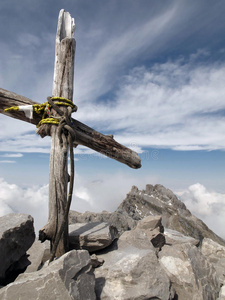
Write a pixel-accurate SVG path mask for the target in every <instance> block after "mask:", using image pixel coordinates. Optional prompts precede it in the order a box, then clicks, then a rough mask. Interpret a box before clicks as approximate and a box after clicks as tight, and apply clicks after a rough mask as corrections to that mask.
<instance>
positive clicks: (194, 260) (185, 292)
mask: <svg viewBox="0 0 225 300" xmlns="http://www.w3.org/2000/svg"><path fill="white" fill-rule="evenodd" d="M159 258H160V263H161V265H162V267H163V268H164V269H165V271H166V273H167V275H168V276H169V278H170V280H171V282H172V286H173V287H174V289H175V291H176V294H177V297H178V299H179V300H205V299H210V300H216V299H217V297H218V295H219V291H220V284H219V282H218V281H217V276H216V270H215V268H214V267H213V265H212V264H210V263H209V261H208V260H207V259H206V257H205V256H204V255H202V253H201V252H200V250H199V249H198V248H197V247H195V246H194V245H193V244H191V243H183V244H176V245H172V246H168V245H165V246H164V247H163V248H162V251H160V252H159Z"/></svg>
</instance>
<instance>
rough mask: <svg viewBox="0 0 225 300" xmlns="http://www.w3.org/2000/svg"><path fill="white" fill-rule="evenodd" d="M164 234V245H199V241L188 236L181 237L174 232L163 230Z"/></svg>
mask: <svg viewBox="0 0 225 300" xmlns="http://www.w3.org/2000/svg"><path fill="white" fill-rule="evenodd" d="M164 234H165V237H166V244H172V245H176V244H183V243H191V244H192V245H194V246H198V245H199V240H197V239H194V238H192V237H190V236H186V235H183V234H182V233H180V232H178V231H176V230H172V229H168V228H165V230H164Z"/></svg>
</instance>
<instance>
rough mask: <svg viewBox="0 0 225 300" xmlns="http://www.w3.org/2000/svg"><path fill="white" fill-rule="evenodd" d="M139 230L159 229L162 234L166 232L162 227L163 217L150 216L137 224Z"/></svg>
mask: <svg viewBox="0 0 225 300" xmlns="http://www.w3.org/2000/svg"><path fill="white" fill-rule="evenodd" d="M137 228H138V229H143V230H154V229H156V228H159V231H160V232H162V233H163V232H164V228H163V226H162V216H148V217H145V218H144V219H142V220H141V221H139V222H138V224H137Z"/></svg>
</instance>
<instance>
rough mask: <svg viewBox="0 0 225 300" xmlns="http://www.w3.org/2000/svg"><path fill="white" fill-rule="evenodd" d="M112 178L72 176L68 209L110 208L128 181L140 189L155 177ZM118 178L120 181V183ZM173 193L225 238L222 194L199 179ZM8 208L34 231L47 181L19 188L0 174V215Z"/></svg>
mask: <svg viewBox="0 0 225 300" xmlns="http://www.w3.org/2000/svg"><path fill="white" fill-rule="evenodd" d="M103 178H104V179H103ZM113 182H114V184H113V185H112V175H108V176H107V175H105V174H104V176H101V175H100V174H99V176H98V177H97V178H96V180H95V181H92V180H88V179H87V178H84V177H81V176H79V175H78V176H76V181H75V190H74V195H73V201H72V205H71V209H72V210H76V211H79V212H85V211H94V212H100V211H102V210H108V211H114V210H115V209H116V208H117V207H118V206H119V205H120V203H121V202H122V201H123V200H124V199H125V197H126V194H127V193H128V192H129V191H130V189H131V186H132V185H137V186H138V187H139V189H142V188H143V189H144V188H145V183H148V182H151V183H153V184H155V183H156V182H157V179H156V178H153V177H149V176H146V177H145V178H144V179H143V178H140V179H138V178H136V177H135V176H134V177H132V176H126V177H125V176H124V174H122V173H117V174H115V175H114V178H113ZM121 182H123V184H122V185H121ZM115 183H117V184H115ZM115 185H116V186H117V188H116V189H115ZM177 194H178V195H179V197H180V199H181V200H182V201H183V202H184V203H185V204H186V205H187V208H188V209H189V210H190V211H191V212H192V213H193V214H194V215H196V216H197V217H198V218H200V219H201V220H203V221H204V222H205V223H206V224H207V225H208V226H209V228H210V229H212V230H213V231H214V232H215V233H217V234H218V235H220V236H221V237H223V238H225V234H224V227H225V220H224V214H225V194H221V193H216V192H214V191H208V190H207V189H206V188H205V187H204V186H203V185H201V184H199V183H196V184H193V185H191V186H190V187H189V188H188V189H187V190H185V191H182V192H179V193H177ZM11 212H17V213H26V214H30V215H32V216H33V217H34V220H35V229H36V232H37V233H38V231H39V229H40V228H41V227H42V226H44V225H45V224H46V222H47V216H48V185H44V186H41V187H40V186H39V187H37V186H36V187H35V186H34V187H29V188H21V187H20V186H18V185H16V184H9V183H7V182H6V181H5V180H3V179H2V178H1V179H0V216H3V215H5V214H8V213H11Z"/></svg>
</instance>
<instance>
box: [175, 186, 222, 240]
mask: <svg viewBox="0 0 225 300" xmlns="http://www.w3.org/2000/svg"><path fill="white" fill-rule="evenodd" d="M177 194H178V195H179V197H180V199H181V200H182V201H183V202H184V203H185V204H186V206H187V208H188V209H189V210H190V211H191V212H192V213H193V214H194V215H196V216H197V217H198V218H200V219H201V220H202V221H204V222H205V223H206V224H207V225H208V227H209V228H210V229H212V230H213V231H214V232H215V233H217V234H218V235H219V236H221V237H222V238H225V231H224V228H225V218H224V215H225V194H221V193H217V192H214V191H209V190H207V189H206V187H205V186H204V185H202V184H200V183H196V184H193V185H191V186H189V188H188V189H187V190H186V191H183V192H179V193H177Z"/></svg>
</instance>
